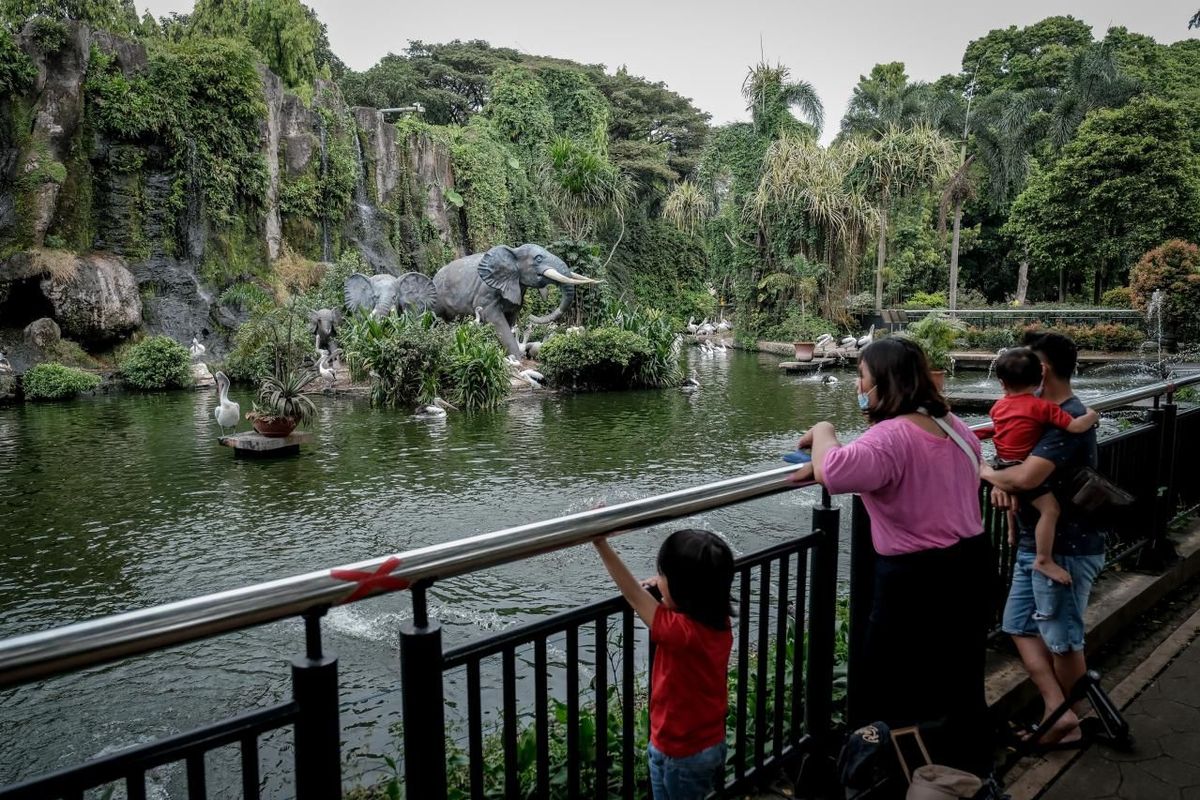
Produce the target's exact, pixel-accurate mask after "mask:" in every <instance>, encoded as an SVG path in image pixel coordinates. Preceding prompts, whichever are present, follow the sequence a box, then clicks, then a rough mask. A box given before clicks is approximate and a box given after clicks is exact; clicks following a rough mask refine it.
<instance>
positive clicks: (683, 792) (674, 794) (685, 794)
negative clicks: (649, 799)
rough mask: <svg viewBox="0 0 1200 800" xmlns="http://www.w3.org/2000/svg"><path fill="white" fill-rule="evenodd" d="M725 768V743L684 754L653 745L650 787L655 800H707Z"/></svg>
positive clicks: (718, 784)
mask: <svg viewBox="0 0 1200 800" xmlns="http://www.w3.org/2000/svg"><path fill="white" fill-rule="evenodd" d="M724 772H725V743H724V742H721V743H720V744H715V745H713V746H712V747H709V748H706V749H704V750H701V751H700V752H699V753H695V754H693V755H690V756H684V757H683V758H672V757H671V756H668V755H666V754H665V753H663V752H662V751H661V750H659V749H658V748H657V747H655V746H654V745H650V788H651V791H652V792H653V797H654V800H704V798H705V797H708V794H709V792H711V791H713V790H714V789H717V788H718V787H719V786H720V785H721V784H720V783H719V782H720V781H721V778H722V777H723V776H724Z"/></svg>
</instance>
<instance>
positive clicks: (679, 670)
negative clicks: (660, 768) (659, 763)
mask: <svg viewBox="0 0 1200 800" xmlns="http://www.w3.org/2000/svg"><path fill="white" fill-rule="evenodd" d="M650 641H652V642H654V644H655V645H657V647H658V649H657V650H655V651H654V674H653V676H652V690H651V692H650V743H651V744H653V745H654V746H655V747H656V748H658V750H659V751H660V752H662V753H663V754H664V755H667V756H670V757H671V758H685V757H687V756H693V755H695V754H696V753H699V752H700V751H701V750H705V749H707V748H709V747H712V746H713V745H717V744H720V743H721V742H723V741H725V712H726V710H727V707H728V705H729V689H728V686H727V683H726V682H727V676H728V673H729V652H730V650H732V649H733V632H732V631H731V630H723V631H719V630H716V629H715V628H710V627H708V626H707V625H704V624H702V623H699V622H696V621H695V620H693V619H690V618H689V617H688V616H687V615H685V614H681V613H679V612H678V611H672V610H671V609H669V608H666V607H665V606H659V607H658V608H657V609H656V610H655V612H654V625H653V626H651V628H650Z"/></svg>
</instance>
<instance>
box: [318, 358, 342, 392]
mask: <svg viewBox="0 0 1200 800" xmlns="http://www.w3.org/2000/svg"><path fill="white" fill-rule="evenodd" d="M317 352H318V353H320V354H321V360H320V361H318V362H317V373H318V374H319V375H320V376H321V380H323V381H325V390H326V391H329V390H330V389H332V388H333V384H334V382H335V381H337V373H336V372H334V371H333V364H332V363H331V362H330V360H329V351H328V350H318V351H317Z"/></svg>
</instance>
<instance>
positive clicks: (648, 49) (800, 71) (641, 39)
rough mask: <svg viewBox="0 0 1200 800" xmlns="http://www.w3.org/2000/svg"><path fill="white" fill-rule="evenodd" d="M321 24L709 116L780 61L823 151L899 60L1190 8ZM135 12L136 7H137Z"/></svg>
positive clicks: (1028, 1)
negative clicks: (514, 53)
mask: <svg viewBox="0 0 1200 800" xmlns="http://www.w3.org/2000/svg"><path fill="white" fill-rule="evenodd" d="M307 2H308V4H309V5H310V6H312V7H313V8H314V9H316V11H317V13H318V14H319V15H320V17H321V19H322V20H324V22H325V23H326V25H328V26H329V40H330V43H331V44H332V47H333V51H334V52H335V53H337V54H338V56H340V57H341V59H342V60H343V61H345V62H346V64H348V65H349V66H350V67H352V68H353V69H356V70H362V69H366V68H367V67H370V66H371V65H372V64H374V63H375V62H376V61H378V60H379V59H380V57H382V56H384V55H385V54H387V53H388V52H399V51H401V50H403V49H404V47H405V45H406V44H407V42H408V41H409V40H410V39H420V40H423V41H426V42H445V41H449V40H451V39H485V40H487V41H488V42H490V43H491V44H493V45H503V46H508V47H515V48H517V49H519V50H522V51H525V52H529V53H536V54H538V55H548V56H557V57H560V58H569V59H572V60H575V61H580V62H584V63H599V64H604V65H605V66H607V67H608V68H609V70H614V69H616V68H617V67H619V66H621V65H622V64H624V65H625V66H626V67H627V68H628V69H629V71H630V72H631V73H634V74H636V75H642V76H644V77H646V78H649V79H650V80H656V81H658V80H661V81H665V82H666V84H667V85H668V86H670V87H671V88H672V89H674V90H675V91H677V92H679V93H680V94H682V95H684V96H686V97H690V98H691V99H692V100H693V102H695V104H696V105H697V106H698V107H700V108H701V109H703V110H705V111H707V112H709V113H710V114H712V116H713V122H714V123H723V122H731V121H735V120H742V119H746V118H747V114H746V111H745V103H744V102H743V100H742V97H741V94H740V88H741V83H742V78H743V77H745V74H746V70H747V68H748V67H749V66H750V65H751V64H753V63H755V62H756V61H758V60H759V53H760V49H759V47H760V37H761V47H762V50H761V52H762V53H763V54H765V56H766V58H767V60H768V61H771V62H775V61H780V62H782V63H783V64H785V65H786V66H788V67H790V68H791V71H792V75H793V76H795V77H797V78H803V79H804V80H807V81H810V82H811V83H812V84H813V85H814V86H815V87H816V89H817V92H818V93H819V94H820V96H821V100H822V102H824V104H825V119H826V124H825V133H824V136H823V139H824V140H825V141H828V140H829V139H831V138H832V137H833V135H834V134H835V133H836V132H837V126H838V123H839V121H840V120H841V118H842V114H843V113H844V112H845V109H846V102H847V101H848V100H849V98H850V93H851V90H852V89H853V88H854V84H855V83H857V81H858V78H859V76H860V75H862V74H865V73H867V72H869V71H870V69H871V67H872V66H873V65H874V64H876V63H880V62H887V61H903V62H904V63H905V64H906V65H907V67H908V74H909V76H910V77H911V78H914V79H919V80H933V79H935V78H937V77H938V76H940V75H943V74H945V73H947V72H955V71H957V70H958V69H959V68H960V59H961V58H962V53H963V50H964V48H965V47H966V45H967V42H969V41H970V40H972V39H976V38H978V37H980V36H983V35H984V34H986V33H987V32H988V31H989V30H992V29H993V28H1003V27H1007V26H1009V25H1018V26H1021V25H1028V24H1030V23H1033V22H1036V21H1037V20H1040V19H1043V18H1045V17H1047V16H1051V15H1055V14H1071V15H1073V16H1075V17H1077V18H1080V19H1082V20H1084V21H1085V22H1087V23H1089V24H1090V25H1092V26H1093V29H1094V31H1095V33H1096V34H1097V35H1100V36H1102V35H1103V33H1104V31H1105V30H1107V29H1108V27H1109V26H1112V25H1123V26H1125V27H1127V28H1129V29H1130V30H1132V31H1135V32H1138V33H1144V34H1147V35H1150V36H1153V37H1154V38H1155V39H1156V40H1157V41H1159V42H1163V43H1170V42H1175V41H1178V40H1180V39H1184V38H1188V37H1189V36H1192V35H1194V34H1196V33H1197V32H1196V31H1189V30H1188V27H1187V23H1188V20H1189V19H1190V18H1191V16H1192V14H1194V13H1195V12H1196V10H1197V8H1200V0H1133V1H1131V0H1090V1H1088V2H1085V1H1084V0H1004V1H1003V2H979V0H924V1H913V2H896V0H824V2H820V3H817V2H810V1H809V0H790V2H789V1H788V0H727V1H726V2H709V1H707V0H691V1H690V2H689V0H603V2H595V1H593V2H582V1H581V0H432V2H431V1H430V0H422V2H411V0H408V1H407V2H405V0H400V2H394V1H393V2H387V0H307ZM192 5H193V2H192V0H155V1H154V2H151V3H149V4H148V6H149V8H150V11H151V13H153V14H154V15H155V16H162V15H164V14H166V13H168V12H171V11H181V12H186V11H190V10H191V7H192ZM139 7H143V4H142V3H141V2H139Z"/></svg>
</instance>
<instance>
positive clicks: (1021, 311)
mask: <svg viewBox="0 0 1200 800" xmlns="http://www.w3.org/2000/svg"><path fill="white" fill-rule="evenodd" d="M899 310H901V311H907V312H908V313H910V314H913V313H916V314H930V313H933V312H937V313H939V314H951V313H953V314H997V315H1005V314H1007V315H1009V316H1019V317H1028V316H1035V315H1037V314H1045V315H1048V316H1070V315H1072V314H1075V315H1078V316H1081V317H1083V316H1091V317H1095V316H1114V317H1139V318H1143V317H1145V314H1143V313H1142V312H1141V311H1138V310H1136V309H1132V308H956V309H955V310H954V311H953V312H952V311H951V310H950V309H948V308H903V307H900V308H899Z"/></svg>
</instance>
